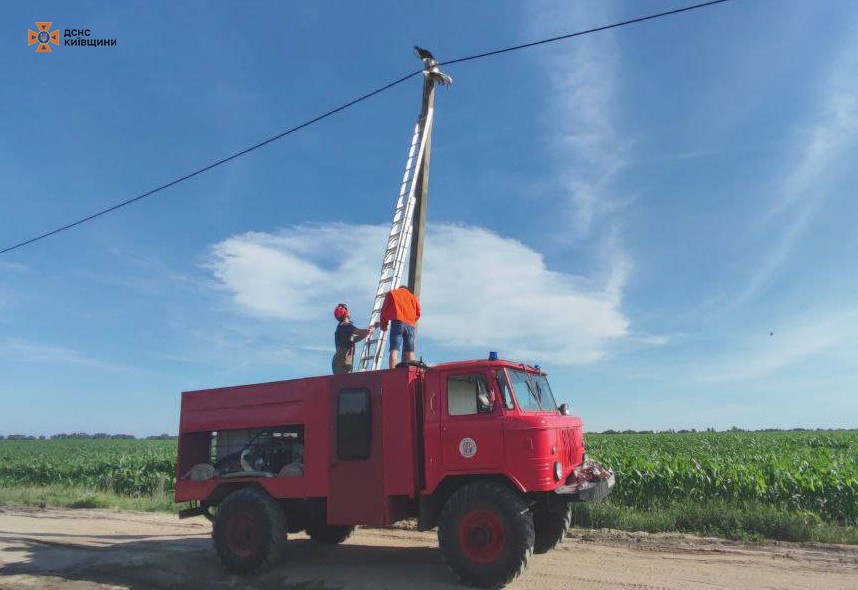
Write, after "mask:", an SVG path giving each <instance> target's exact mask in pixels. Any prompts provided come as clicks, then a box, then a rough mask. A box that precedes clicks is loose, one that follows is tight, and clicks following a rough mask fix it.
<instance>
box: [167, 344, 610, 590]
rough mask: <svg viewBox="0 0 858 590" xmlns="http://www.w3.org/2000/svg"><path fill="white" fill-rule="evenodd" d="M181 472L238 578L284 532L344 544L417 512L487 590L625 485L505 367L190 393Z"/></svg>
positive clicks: (550, 399) (444, 368)
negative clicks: (585, 509)
mask: <svg viewBox="0 0 858 590" xmlns="http://www.w3.org/2000/svg"><path fill="white" fill-rule="evenodd" d="M176 479H177V481H176V501H177V502H190V503H191V504H190V508H187V509H186V510H183V511H182V512H181V514H180V515H181V516H182V517H187V516H194V515H205V516H207V517H209V518H210V519H211V520H212V521H213V528H214V532H213V538H214V545H215V549H216V551H217V555H218V557H219V559H220V561H221V562H222V563H223V564H224V565H225V566H226V567H227V568H228V569H230V570H232V571H235V572H240V573H254V572H258V571H260V570H262V569H264V568H265V567H267V566H269V565H271V564H272V563H274V562H275V561H276V560H277V559H278V558H279V556H280V555H281V553H282V551H283V549H284V545H285V542H286V538H287V532H292V533H294V532H300V531H306V532H307V534H308V535H309V536H310V538H311V539H313V540H314V541H316V542H319V543H340V542H342V541H344V540H345V539H347V538H348V537H349V535H350V534H351V533H352V531H353V530H354V528H355V526H358V525H361V526H369V527H386V526H390V525H392V524H394V523H396V522H398V521H402V520H404V519H410V518H416V519H417V526H418V528H419V529H420V530H428V529H431V528H434V527H438V543H439V546H440V551H441V556H442V558H443V560H444V561H445V562H446V563H447V564H448V565H449V567H450V568H451V569H452V570H453V571H454V572H455V573H456V574H458V575H459V577H460V578H461V579H462V580H464V581H465V582H467V583H469V584H472V585H475V586H481V587H499V586H502V585H504V584H506V583H507V582H509V581H510V580H512V579H513V578H515V577H516V576H517V575H518V574H520V573H521V572H522V571H523V570H524V568H525V566H526V564H527V560H528V558H529V557H530V556H531V554H532V553H544V552H546V551H548V550H550V549H552V548H553V547H555V546H556V545H557V544H558V543H560V541H561V540H562V539H563V537H564V536H565V533H566V531H567V529H568V527H569V525H570V519H571V508H570V503H571V502H581V501H596V500H600V499H601V498H603V497H605V496H607V495H608V494H609V493H610V491H611V489H612V487H613V485H614V474H613V472H611V471H609V470H606V469H604V468H603V467H602V466H600V465H599V464H597V463H595V462H592V461H588V460H586V456H585V454H584V440H583V434H582V423H581V419H580V418H578V417H575V416H571V415H569V412H568V410H567V407H566V404H563V405H561V406H559V407H558V406H557V405H556V403H555V400H554V396H553V394H552V392H551V387H550V386H549V383H548V379H547V377H546V375H545V374H544V373H543V372H542V371H540V370H539V369H538V367H531V366H526V365H522V364H520V363H514V362H510V361H505V360H473V361H462V362H453V363H445V364H439V365H435V366H426V365H423V364H422V363H419V364H410V365H404V366H403V365H400V367H399V368H396V369H389V370H378V371H364V372H358V373H350V374H344V375H331V376H323V377H310V378H306V379H294V380H289V381H278V382H273V383H263V384H257V385H243V386H238V387H226V388H221V389H209V390H203V391H191V392H186V393H184V394H183V395H182V410H181V421H180V428H179V456H178V462H177V472H176Z"/></svg>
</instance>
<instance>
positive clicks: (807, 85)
mask: <svg viewBox="0 0 858 590" xmlns="http://www.w3.org/2000/svg"><path fill="white" fill-rule="evenodd" d="M681 5H682V4H681V3H679V2H656V1H652V2H646V3H643V2H630V1H627V2H601V1H577V2H559V1H558V2H535V3H529V4H524V3H517V2H509V3H499V2H471V3H437V4H436V3H433V4H432V7H431V9H430V8H429V7H428V5H426V3H411V2H386V3H374V4H373V5H371V6H369V7H367V6H361V7H358V6H356V5H354V4H353V3H337V4H335V5H327V6H325V5H322V4H320V3H285V2H253V3H208V2H206V3H204V2H184V3H180V4H177V3H168V2H160V3H159V2H147V3H142V2H133V3H132V2H129V3H117V2H78V3H73V4H72V3H68V2H26V3H25V2H19V3H14V4H11V3H10V4H6V5H4V7H3V9H2V11H3V17H4V18H3V19H2V24H0V61H2V64H3V67H2V77H3V83H2V84H0V212H1V213H0V238H2V240H1V241H2V245H4V246H5V245H8V244H10V243H14V242H17V241H19V240H21V239H25V238H28V237H31V236H32V235H33V234H36V233H40V232H42V231H44V230H46V229H50V228H52V227H53V226H56V225H59V224H62V223H64V222H67V221H68V220H71V219H74V218H77V217H80V216H83V215H86V214H89V213H91V212H93V211H95V210H97V209H100V208H102V207H104V206H106V205H109V204H112V203H114V202H116V201H118V200H121V199H123V198H126V197H127V196H130V195H132V194H135V193H139V192H142V191H145V190H148V189H150V188H152V187H154V186H157V185H158V184H161V183H162V182H164V181H166V180H169V179H172V178H174V177H177V176H181V175H183V174H185V173H187V172H188V171H190V170H192V169H194V168H196V167H199V166H200V165H202V164H206V163H208V162H210V161H212V160H215V159H218V158H220V157H223V156H224V155H227V154H229V153H231V152H233V151H236V150H238V149H241V148H244V147H246V146H248V145H251V144H253V143H255V142H256V141H258V140H260V139H262V138H265V137H267V136H269V135H271V134H273V133H275V132H278V131H280V130H283V129H286V128H288V127H290V126H292V125H294V124H295V123H298V122H300V121H302V120H304V119H306V118H309V117H311V116H314V115H316V114H318V113H320V112H322V111H324V110H327V109H328V108H331V107H333V106H336V105H337V104H338V103H340V102H342V101H344V100H346V99H349V98H351V97H354V96H357V95H359V94H362V93H363V92H365V91H367V90H369V89H372V88H374V87H376V86H378V85H380V84H382V83H385V82H387V81H389V80H391V79H395V78H397V77H399V76H400V75H403V74H404V73H407V72H409V71H412V70H414V69H416V68H418V67H419V65H420V64H419V62H418V61H417V60H416V58H414V57H413V56H412V55H411V53H410V51H411V46H412V45H413V44H415V43H417V44H420V45H422V46H424V47H428V48H430V49H431V50H432V51H433V52H434V53H435V54H436V56H438V57H439V58H440V59H450V58H455V57H459V56H462V55H468V54H472V53H477V52H481V51H484V50H489V49H494V48H498V47H503V46H506V45H511V44H516V43H522V42H526V41H529V40H532V39H536V38H541V37H548V36H554V35H557V34H562V33H565V32H569V31H575V30H580V29H585V28H589V27H593V26H599V25H602V24H606V23H609V22H613V21H617V20H622V19H625V18H632V17H635V16H639V15H642V14H645V13H650V12H656V11H660V10H666V9H670V8H674V7H678V6H681ZM37 20H38V21H43V20H51V21H53V23H54V24H53V27H54V28H59V29H60V31H61V33H62V30H63V29H66V28H89V29H91V32H92V33H91V34H92V37H94V38H115V39H117V45H116V46H115V47H97V48H95V47H64V46H60V47H55V48H54V51H53V52H52V53H51V54H36V53H35V52H34V48H33V47H28V46H27V45H26V42H25V40H26V31H27V29H28V28H35V22H36V21H37ZM449 73H450V74H451V75H452V76H453V77H454V79H455V83H454V85H453V87H452V88H451V89H449V90H448V89H442V90H441V91H439V93H438V98H437V103H436V105H437V121H436V128H435V136H434V143H433V154H432V156H433V157H432V175H431V182H430V187H431V188H430V206H429V224H430V235H429V238H428V244H427V254H426V256H427V259H426V276H425V278H424V293H423V307H424V319H423V320H422V322H421V326H420V334H421V341H420V351H419V352H420V353H421V354H422V355H423V356H424V357H425V358H426V359H427V360H428V361H430V362H438V361H442V360H443V361H446V360H453V359H460V358H474V357H482V356H484V355H485V354H487V352H488V351H489V350H499V351H500V352H501V354H502V355H503V356H507V357H514V358H518V359H521V360H525V361H529V362H535V363H539V364H541V365H542V366H543V367H544V368H545V369H546V370H547V371H548V372H549V374H550V378H551V380H552V383H553V385H554V389H555V392H556V393H557V397H558V398H560V399H561V400H563V401H569V402H570V403H571V405H572V408H573V409H574V411H575V413H577V414H579V415H581V416H582V417H583V418H584V420H585V424H586V425H587V427H588V429H591V430H603V429H607V428H640V429H644V428H656V429H661V428H671V427H673V428H683V427H686V428H690V427H696V428H705V427H708V426H714V427H716V428H729V427H730V426H733V425H736V426H740V427H750V428H759V427H795V426H803V427H850V426H851V427H855V426H858V422H856V416H858V362H856V361H858V299H856V296H855V293H856V291H858V273H856V268H858V264H856V263H858V259H856V258H857V257H856V252H858V230H856V221H857V220H858V215H856V214H858V201H856V189H855V187H856V186H858V166H855V163H856V162H858V6H856V5H855V3H853V2H850V1H848V0H830V1H827V2H825V3H824V4H821V5H820V4H817V3H810V2H802V1H799V0H788V1H783V2H781V1H774V0H737V1H736V2H732V3H728V4H726V5H722V6H718V7H714V8H709V9H705V10H701V11H697V12H694V13H690V14H685V15H681V16H676V17H671V18H667V19H663V20H659V21H656V22H650V23H646V24H642V25H637V26H633V27H627V28H624V29H620V30H615V31H611V32H605V33H600V34H596V35H591V36H587V37H584V38H579V39H577V40H572V41H568V42H564V43H558V44H553V45H549V46H543V47H540V48H536V49H532V50H528V51H522V52H517V53H513V54H508V55H505V56H500V57H495V58H490V59H485V60H480V61H476V62H470V63H466V64H461V65H457V66H452V67H450V68H449ZM419 98H420V81H419V80H418V79H414V80H412V81H409V82H408V83H405V84H402V85H400V86H398V87H396V88H395V89H394V90H392V91H390V92H387V93H385V94H383V95H381V96H378V97H376V98H375V99H373V100H372V101H369V102H366V103H363V104H361V105H359V106H358V107H356V108H353V109H351V110H349V111H347V112H344V113H341V114H339V115H337V116H336V117H332V118H330V119H327V120H325V121H323V122H322V123H320V124H318V125H315V126H313V127H311V128H309V129H306V130H304V131H301V132H299V133H296V134H294V135H292V136H290V137H289V138H287V139H286V140H284V141H281V142H277V143H275V144H273V145H270V146H268V147H266V148H264V149H262V150H259V151H257V152H255V153H254V154H253V155H251V156H249V157H246V158H243V159H240V160H238V161H234V162H232V163H230V164H228V165H226V166H222V167H220V168H218V169H216V170H214V171H212V172H210V173H207V174H205V175H203V176H200V177H198V178H195V179H193V180H192V181H190V182H187V183H184V184H182V185H180V186H177V187H175V188H172V189H169V190H167V191H165V192H163V193H161V194H159V195H158V196H156V197H153V198H151V199H148V200H146V201H144V202H142V203H140V204H137V205H135V206H132V207H128V208H126V209H124V210H122V211H120V212H117V213H116V214H114V215H110V216H107V217H104V218H101V219H99V220H98V221H95V222H93V223H90V224H87V225H85V226H82V227H80V228H78V229H76V230H74V231H70V232H67V233H64V234H62V235H60V236H57V237H55V238H52V239H49V240H45V241H43V242H41V243H38V244H34V245H32V246H30V247H27V248H24V249H21V250H18V251H15V252H12V253H9V254H6V255H3V256H0V375H2V379H0V400H2V403H3V412H2V413H0V434H11V433H16V432H22V433H31V434H50V433H54V432H63V431H73V430H74V431H79V430H83V431H106V432H131V433H135V434H152V433H158V432H175V431H176V428H177V423H178V406H179V392H180V391H182V390H187V389H197V388H204V387H210V386H220V385H230V384H238V383H250V382H259V381H270V380H276V379H282V378H291V377H298V376H304V375H314V374H324V373H325V372H327V371H329V368H330V356H331V353H332V351H331V345H332V338H333V330H334V327H335V325H334V320H333V318H332V317H331V310H332V309H333V306H334V305H335V304H336V303H337V302H338V301H340V300H343V301H347V302H349V303H350V306H351V308H352V309H353V310H355V316H356V320H357V322H358V323H362V322H366V319H367V316H368V313H369V307H370V303H371V295H372V292H373V290H374V288H375V281H376V276H377V272H378V265H379V264H380V260H379V259H380V253H381V250H382V247H383V241H384V234H385V232H386V227H385V226H386V225H387V224H388V223H389V221H390V217H391V215H392V210H393V205H394V201H395V196H396V194H395V193H396V187H397V185H398V181H399V177H400V175H401V168H402V166H403V164H404V159H405V151H406V147H407V144H408V141H409V139H410V131H411V127H412V125H413V121H414V117H415V116H416V113H417V109H418V106H419ZM770 332H773V333H774V335H772V336H770V335H769V334H770Z"/></svg>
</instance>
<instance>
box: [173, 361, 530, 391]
mask: <svg viewBox="0 0 858 590" xmlns="http://www.w3.org/2000/svg"><path fill="white" fill-rule="evenodd" d="M491 367H497V368H500V367H509V368H511V369H521V368H522V367H524V369H525V370H526V371H533V372H535V371H537V369H536V368H534V367H531V366H530V365H526V364H524V363H518V362H515V361H509V360H503V359H498V360H488V359H471V360H465V361H450V362H446V363H438V364H436V365H428V366H427V367H426V369H425V370H426V371H436V370H443V371H449V370H455V369H468V368H473V369H485V368H491ZM401 370H402V369H401V368H400V369H379V371H401ZM408 370H412V371H416V370H418V369H417V367H409V368H408ZM329 377H332V375H317V376H312V377H296V378H294V379H278V380H276V381H264V382H261V383H246V384H241V385H227V386H223V387H212V388H205V389H195V390H190V391H185V392H183V393H202V392H214V391H219V392H224V393H225V392H227V391H229V390H246V388H247V387H248V386H260V385H272V384H274V383H296V382H298V381H309V380H316V379H327V378H329Z"/></svg>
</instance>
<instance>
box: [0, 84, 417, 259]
mask: <svg viewBox="0 0 858 590" xmlns="http://www.w3.org/2000/svg"><path fill="white" fill-rule="evenodd" d="M421 72H422V70H417V71H416V72H411V73H410V74H408V75H407V76H403V77H401V78H399V79H398V80H395V81H393V82H391V83H390V84H386V85H384V86H382V87H380V88H376V89H375V90H373V91H372V92H367V93H366V94H364V95H363V96H360V97H358V98H356V99H354V100H352V101H349V102H347V103H345V104H343V105H340V106H338V107H337V108H335V109H332V110H330V111H328V112H327V113H324V114H322V115H319V116H318V117H316V118H314V119H310V120H309V121H305V122H303V123H301V124H300V125H296V126H295V127H292V128H291V129H287V130H286V131H284V132H283V133H278V134H277V135H274V136H272V137H269V138H268V139H264V140H262V141H260V142H259V143H257V144H255V145H252V146H250V147H249V148H246V149H243V150H241V151H240V152H236V153H234V154H232V155H230V156H227V157H225V158H222V159H220V160H218V161H216V162H212V163H211V164H209V165H208V166H204V167H202V168H198V169H197V170H194V171H193V172H191V173H190V174H186V175H184V176H182V177H180V178H176V179H175V180H171V181H170V182H168V183H166V184H162V185H161V186H159V187H157V188H153V189H152V190H150V191H147V192H145V193H142V194H139V195H137V196H135V197H131V198H130V199H127V200H125V201H122V202H121V203H117V204H116V205H113V206H112V207H108V208H107V209H102V210H101V211H99V212H98V213H93V214H92V215H90V216H88V217H84V218H83V219H78V220H77V221H74V222H72V223H69V224H66V225H64V226H62V227H58V228H56V229H52V230H51V231H49V232H45V233H43V234H41V235H38V236H36V237H34V238H30V239H29V240H25V241H23V242H19V243H17V244H15V245H13V246H9V247H7V248H4V249H3V250H0V254H5V253H6V252H11V251H12V250H17V249H18V248H22V247H24V246H26V245H28V244H32V243H33V242H38V241H39V240H43V239H45V238H47V237H50V236H53V235H55V234H58V233H60V232H63V231H66V230H67V229H71V228H73V227H75V226H77V225H80V224H82V223H86V222H87V221H92V220H93V219H95V218H97V217H101V216H102V215H106V214H107V213H110V212H112V211H116V210H117V209H121V208H122V207H125V206H127V205H130V204H131V203H136V202H137V201H140V200H141V199H145V198H146V197H150V196H152V195H154V194H155V193H158V192H160V191H162V190H164V189H167V188H170V187H171V186H175V185H177V184H179V183H180V182H184V181H186V180H188V179H190V178H193V177H194V176H197V175H199V174H202V173H203V172H208V171H209V170H211V169H212V168H216V167H217V166H220V165H221V164H226V163H227V162H229V161H230V160H234V159H236V158H239V157H241V156H243V155H245V154H249V153H250V152H252V151H253V150H256V149H259V148H261V147H262V146H264V145H268V144H269V143H271V142H272V141H277V140H278V139H281V138H283V137H286V136H287V135H289V134H292V133H295V132H296V131H299V130H301V129H303V128H304V127H309V126H310V125H312V124H313V123H317V122H319V121H321V120H322V119H325V118H327V117H330V116H331V115H334V114H336V113H339V112H340V111H343V110H345V109H347V108H349V107H351V106H354V105H356V104H357V103H359V102H362V101H364V100H367V99H368V98H372V97H373V96H375V95H376V94H380V93H382V92H384V91H385V90H389V89H391V88H393V87H394V86H396V85H397V84H401V83H402V82H405V81H406V80H408V79H409V78H411V77H413V76H416V75H417V74H419V73H421Z"/></svg>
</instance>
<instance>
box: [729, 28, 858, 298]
mask: <svg viewBox="0 0 858 590" xmlns="http://www.w3.org/2000/svg"><path fill="white" fill-rule="evenodd" d="M856 39H858V37H856V36H855V35H853V39H852V40H850V42H849V43H848V44H847V46H846V47H845V48H844V49H843V51H842V53H841V56H840V58H839V59H837V60H835V61H834V63H833V65H832V66H831V72H830V74H829V77H828V81H827V83H826V84H825V85H824V87H823V88H822V91H821V93H820V104H819V107H818V109H816V110H817V111H818V112H819V115H818V117H817V118H816V120H815V121H814V122H813V123H812V124H811V125H810V126H809V127H805V128H802V129H800V130H797V131H796V133H795V137H796V139H795V146H794V148H793V150H792V151H793V153H794V154H795V155H794V157H793V161H792V163H791V165H790V170H789V171H788V172H787V173H786V175H785V176H784V177H783V178H782V179H781V180H779V181H778V187H777V192H776V194H777V196H776V198H775V199H774V201H773V202H772V204H771V205H770V207H769V208H768V209H767V210H766V211H765V213H764V214H763V217H762V219H761V221H760V223H759V224H758V225H757V229H758V231H759V232H760V233H762V234H763V235H767V236H771V240H770V244H771V245H770V246H769V247H768V248H767V249H766V251H765V255H764V257H763V259H762V260H761V261H759V262H758V263H756V264H755V265H754V271H753V274H752V276H751V279H750V280H749V282H748V285H747V287H746V288H745V290H744V291H743V292H742V293H741V295H740V296H739V298H738V303H742V302H744V301H747V300H748V299H750V298H751V297H753V296H755V295H756V294H758V293H759V292H761V291H762V290H763V289H765V288H766V287H767V286H768V285H769V284H770V283H771V282H772V280H773V279H774V278H775V276H776V274H777V273H778V271H779V270H780V269H781V268H782V267H783V266H784V264H785V263H786V262H787V261H788V260H789V257H790V255H791V254H792V252H793V250H794V248H795V244H796V241H797V240H798V239H799V238H800V237H801V236H802V235H803V234H804V232H805V230H806V229H807V227H808V226H809V225H810V224H811V222H812V221H813V218H814V216H815V214H816V212H817V211H818V210H819V208H820V206H821V205H822V203H823V202H824V201H825V199H826V197H827V183H828V182H829V181H830V179H831V177H832V176H833V175H835V174H836V173H837V170H838V165H839V164H841V163H843V162H845V156H846V155H847V154H848V153H850V152H851V151H852V150H854V148H855V147H856V145H858V40H856Z"/></svg>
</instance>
